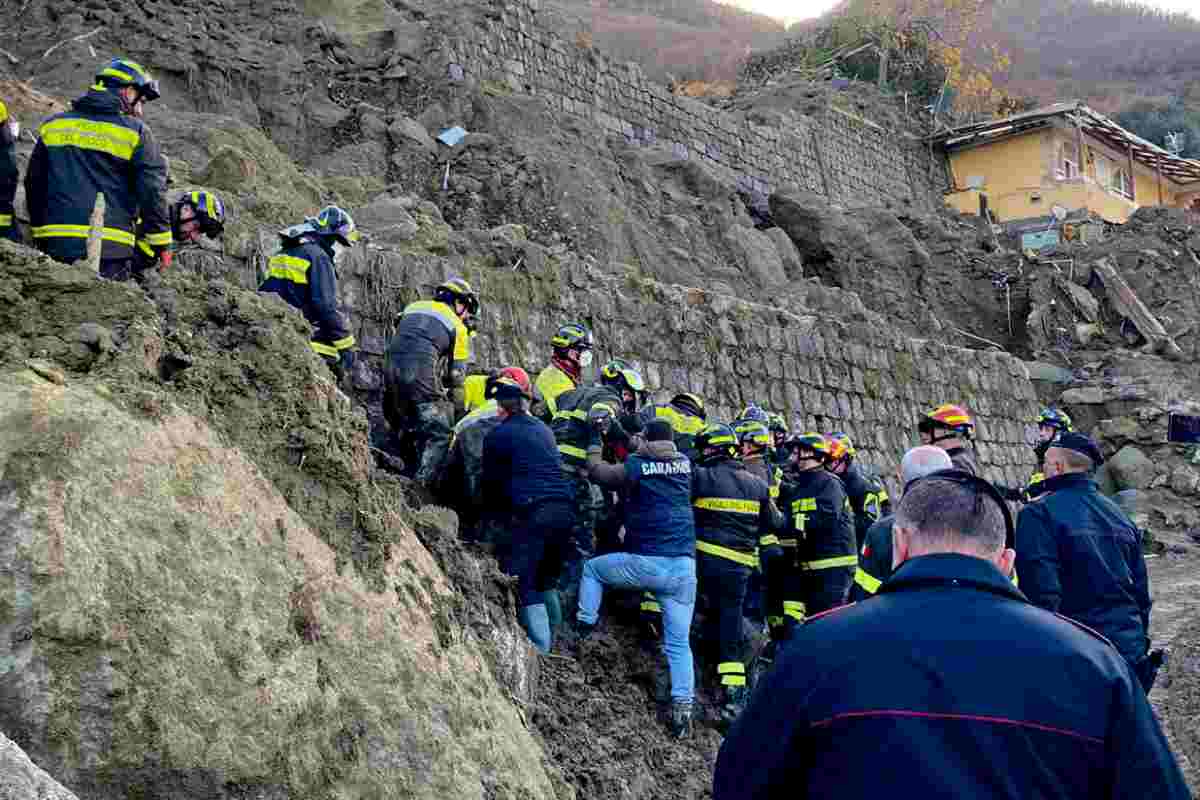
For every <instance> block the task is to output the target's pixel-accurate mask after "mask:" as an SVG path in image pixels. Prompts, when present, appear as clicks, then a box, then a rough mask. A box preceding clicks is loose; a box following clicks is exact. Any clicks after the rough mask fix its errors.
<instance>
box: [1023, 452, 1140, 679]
mask: <svg viewBox="0 0 1200 800" xmlns="http://www.w3.org/2000/svg"><path fill="white" fill-rule="evenodd" d="M1043 486H1044V488H1045V490H1046V494H1045V495H1043V496H1042V497H1040V498H1039V499H1038V500H1036V501H1034V502H1032V503H1030V504H1029V505H1027V506H1025V507H1024V508H1023V509H1021V513H1020V515H1018V517H1017V574H1018V575H1019V576H1021V591H1023V592H1024V593H1025V594H1026V595H1027V596H1028V597H1029V599H1030V600H1032V601H1033V602H1034V603H1035V604H1036V605H1039V606H1041V607H1042V608H1046V609H1049V610H1050V611H1057V612H1059V613H1061V614H1064V615H1066V616H1068V617H1070V618H1071V619H1074V620H1077V621H1079V622H1082V623H1083V624H1084V625H1087V626H1089V627H1091V628H1094V629H1096V630H1097V631H1099V632H1100V633H1102V634H1104V635H1105V636H1107V637H1108V638H1109V639H1110V640H1112V642H1113V644H1115V645H1116V646H1117V649H1118V650H1120V651H1121V654H1122V655H1124V656H1125V658H1126V659H1128V660H1129V661H1130V662H1131V663H1136V662H1137V661H1138V660H1139V659H1141V657H1142V656H1144V655H1145V654H1146V650H1147V648H1148V647H1149V643H1150V640H1149V637H1148V636H1147V631H1148V629H1149V627H1150V585H1149V581H1148V579H1147V577H1146V560H1145V557H1144V556H1143V555H1142V536H1141V532H1140V531H1139V530H1138V529H1137V527H1136V526H1135V525H1134V524H1133V523H1132V522H1130V521H1129V518H1128V517H1126V516H1125V514H1124V512H1122V511H1121V509H1119V508H1118V507H1117V505H1116V503H1114V502H1113V501H1111V500H1109V499H1108V498H1107V497H1105V496H1104V495H1102V494H1100V492H1099V491H1098V490H1097V489H1096V484H1095V482H1094V481H1092V480H1091V478H1089V477H1088V476H1086V475H1080V474H1070V475H1059V476H1057V477H1054V478H1048V479H1046V480H1045V481H1043Z"/></svg>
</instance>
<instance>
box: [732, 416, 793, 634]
mask: <svg viewBox="0 0 1200 800" xmlns="http://www.w3.org/2000/svg"><path fill="white" fill-rule="evenodd" d="M733 432H734V433H735V434H737V439H738V447H739V448H740V454H739V455H740V458H741V462H742V466H743V467H744V468H745V469H746V471H748V472H749V473H750V474H751V475H754V476H756V477H758V478H760V479H761V480H763V481H764V482H765V483H766V484H767V488H768V494H770V497H771V502H770V511H771V530H772V531H773V532H778V531H779V530H780V529H781V528H782V527H783V514H781V513H780V512H779V509H778V507H777V504H778V502H779V490H780V488H781V487H782V485H783V468H782V467H780V466H779V465H778V464H776V463H775V462H774V461H772V460H771V459H770V457H769V453H770V449H771V434H770V432H769V431H768V430H767V427H766V426H765V425H763V424H762V423H761V422H756V421H754V420H752V419H750V420H742V421H740V422H736V423H734V429H733ZM769 544H772V545H778V544H779V539H778V537H777V536H774V535H772V536H771V537H770V542H769ZM763 546H764V547H766V546H767V545H766V544H764V545H763ZM764 552H765V551H764ZM782 555H783V552H782V550H781V549H780V548H778V547H776V548H775V549H774V550H772V551H770V552H767V553H766V554H765V555H764V553H761V552H760V553H759V563H758V566H757V567H756V568H755V570H754V571H753V572H752V573H751V574H750V580H749V583H748V584H747V586H746V601H745V603H744V604H743V606H742V612H743V613H744V614H745V615H746V616H747V617H748V618H749V619H750V620H751V621H753V622H754V623H755V624H756V625H757V627H758V628H759V629H760V630H761V629H762V627H763V623H764V622H766V618H767V602H766V590H767V586H766V581H765V580H764V578H763V573H764V571H765V570H766V569H767V568H768V566H769V562H770V560H771V558H772V557H774V556H782Z"/></svg>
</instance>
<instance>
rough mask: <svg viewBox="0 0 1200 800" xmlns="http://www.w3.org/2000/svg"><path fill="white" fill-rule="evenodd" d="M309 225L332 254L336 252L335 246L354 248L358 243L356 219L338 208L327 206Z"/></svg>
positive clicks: (322, 244)
mask: <svg viewBox="0 0 1200 800" xmlns="http://www.w3.org/2000/svg"><path fill="white" fill-rule="evenodd" d="M308 223H309V226H310V227H311V228H312V233H313V235H314V236H316V237H317V241H318V242H319V243H320V245H321V247H322V248H324V249H325V250H326V251H327V252H328V253H330V254H333V253H334V252H335V251H334V245H341V246H342V247H353V246H354V244H355V243H356V242H357V241H358V228H357V227H356V226H355V224H354V219H353V218H352V217H351V216H350V215H349V214H348V213H346V212H345V211H343V210H342V209H340V208H338V207H337V206H325V207H324V208H322V209H321V210H320V211H318V212H317V216H316V217H315V218H314V219H310V220H308Z"/></svg>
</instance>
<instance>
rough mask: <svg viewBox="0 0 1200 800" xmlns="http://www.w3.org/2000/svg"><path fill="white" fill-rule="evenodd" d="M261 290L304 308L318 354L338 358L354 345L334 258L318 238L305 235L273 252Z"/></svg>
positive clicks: (289, 303)
mask: <svg viewBox="0 0 1200 800" xmlns="http://www.w3.org/2000/svg"><path fill="white" fill-rule="evenodd" d="M258 290H259V291H260V292H273V293H275V294H277V295H279V296H280V297H282V298H283V299H284V300H286V301H287V302H288V305H290V306H292V307H294V308H298V309H300V313H302V314H304V318H305V319H306V320H308V321H309V323H310V324H311V325H312V326H313V335H312V345H313V349H314V350H315V351H316V352H317V353H318V354H320V355H324V356H330V357H332V358H336V357H337V355H338V352H337V351H340V350H345V349H347V348H349V347H352V346H353V345H354V337H353V336H352V335H351V334H350V329H349V326H347V324H346V320H345V319H344V318H343V317H342V315H341V314H340V313H338V308H337V274H336V273H335V272H334V268H333V258H332V257H331V256H330V255H329V253H327V252H325V249H324V248H322V247H321V246H320V245H319V244H317V243H316V242H315V241H311V240H308V239H301V240H299V241H297V242H295V243H294V244H292V245H291V246H289V247H285V248H284V249H283V250H282V251H281V252H279V253H276V254H275V255H273V256H271V258H270V260H269V261H268V262H267V279H266V280H264V281H263V282H262V284H261V285H260V286H259V287H258ZM327 350H332V351H333V352H327Z"/></svg>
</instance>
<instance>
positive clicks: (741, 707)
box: [720, 686, 747, 729]
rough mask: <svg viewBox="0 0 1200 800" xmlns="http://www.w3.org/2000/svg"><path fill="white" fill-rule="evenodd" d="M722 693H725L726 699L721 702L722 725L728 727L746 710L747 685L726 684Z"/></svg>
mask: <svg viewBox="0 0 1200 800" xmlns="http://www.w3.org/2000/svg"><path fill="white" fill-rule="evenodd" d="M722 693H723V694H724V695H725V699H724V702H722V703H721V710H720V716H721V725H722V727H723V728H726V729H728V728H729V727H730V726H731V725H733V723H734V722H735V721H736V720H737V718H738V717H739V716H741V713H742V712H743V711H745V710H746V694H747V692H746V687H745V686H724V687H722Z"/></svg>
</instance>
